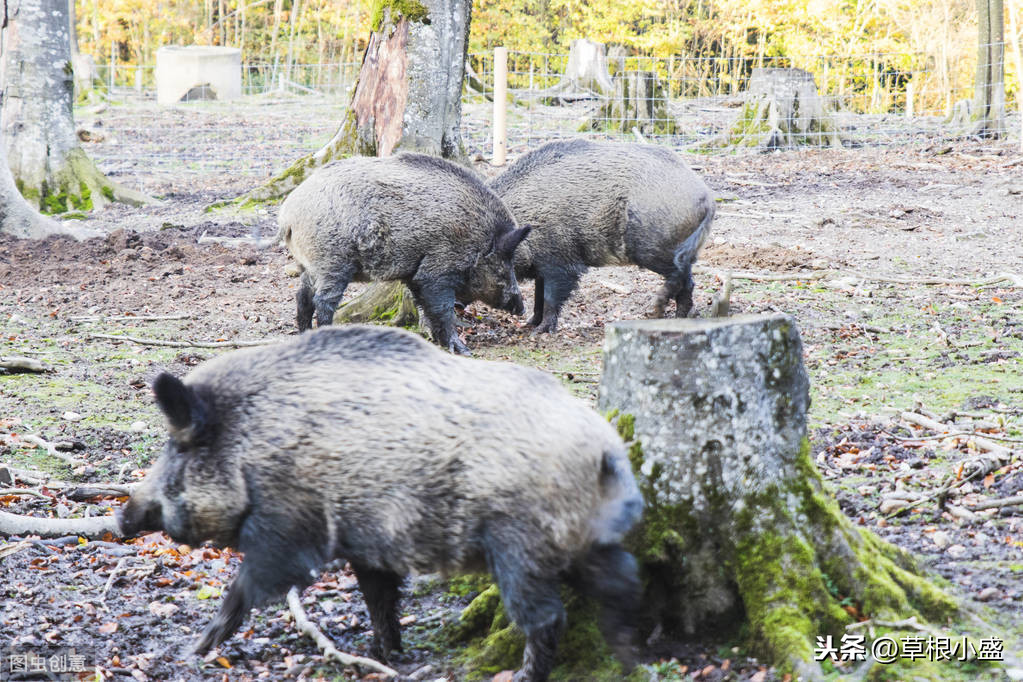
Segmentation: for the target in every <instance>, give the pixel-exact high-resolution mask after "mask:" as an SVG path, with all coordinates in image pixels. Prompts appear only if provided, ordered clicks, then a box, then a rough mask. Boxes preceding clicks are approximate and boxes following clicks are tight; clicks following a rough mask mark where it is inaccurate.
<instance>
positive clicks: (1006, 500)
mask: <svg viewBox="0 0 1023 682" xmlns="http://www.w3.org/2000/svg"><path fill="white" fill-rule="evenodd" d="M1017 504H1023V495H1017V496H1015V497H1003V498H1002V499H1000V500H987V501H985V502H978V503H977V504H975V505H973V506H971V507H970V511H978V510H980V509H998V508H1000V507H1013V506H1016V505H1017Z"/></svg>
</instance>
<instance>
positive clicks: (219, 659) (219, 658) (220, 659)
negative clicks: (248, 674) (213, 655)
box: [217, 656, 231, 669]
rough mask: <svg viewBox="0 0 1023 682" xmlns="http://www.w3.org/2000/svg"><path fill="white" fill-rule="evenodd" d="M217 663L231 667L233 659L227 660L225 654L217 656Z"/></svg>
mask: <svg viewBox="0 0 1023 682" xmlns="http://www.w3.org/2000/svg"><path fill="white" fill-rule="evenodd" d="M217 663H219V664H220V665H222V666H223V667H225V668H228V669H230V668H231V661H229V660H227V659H226V658H224V657H223V656H217Z"/></svg>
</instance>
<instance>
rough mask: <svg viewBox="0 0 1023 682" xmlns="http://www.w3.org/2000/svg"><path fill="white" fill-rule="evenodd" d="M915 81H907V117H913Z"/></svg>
mask: <svg viewBox="0 0 1023 682" xmlns="http://www.w3.org/2000/svg"><path fill="white" fill-rule="evenodd" d="M913 90H914V88H913V81H909V82H907V83H906V118H913V94H914V92H913Z"/></svg>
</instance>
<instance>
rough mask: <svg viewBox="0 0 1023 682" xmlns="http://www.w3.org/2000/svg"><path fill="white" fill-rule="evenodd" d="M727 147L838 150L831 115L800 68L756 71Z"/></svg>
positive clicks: (809, 75)
mask: <svg viewBox="0 0 1023 682" xmlns="http://www.w3.org/2000/svg"><path fill="white" fill-rule="evenodd" d="M724 141H725V142H727V143H728V144H731V145H737V146H744V147H762V148H768V149H772V148H777V147H796V146H800V145H814V146H819V147H825V146H830V147H841V146H842V140H841V138H840V137H839V135H838V127H837V125H836V123H835V119H834V116H833V115H832V112H831V111H829V108H828V106H827V105H826V102H825V100H824V98H823V97H821V96H820V93H818V91H817V84H816V82H815V81H814V78H813V74H812V73H810V72H808V71H804V70H802V69H783V68H756V69H753V73H752V74H751V76H750V81H749V88H748V89H747V91H746V101H745V103H744V104H743V107H742V110H741V112H740V114H739V118H738V120H737V121H736V123H735V124H734V125H733V127H732V129H731V130H730V131H729V133H728V135H727V136H726V139H725V140H724Z"/></svg>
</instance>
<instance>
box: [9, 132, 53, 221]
mask: <svg viewBox="0 0 1023 682" xmlns="http://www.w3.org/2000/svg"><path fill="white" fill-rule="evenodd" d="M0 232H3V233H5V234H12V235H14V236H15V237H26V238H31V239H37V238H41V237H48V236H50V235H51V234H58V233H60V232H61V227H60V225H58V224H57V223H56V222H54V221H53V220H51V219H50V218H47V217H45V216H42V215H39V212H38V211H36V210H35V209H34V208H32V207H31V206H29V204H28V202H27V201H25V199H24V198H23V197H22V196H21V193H20V192H19V191H18V188H17V186H15V184H14V176H12V175H11V171H10V168H8V166H7V152H6V147H5V146H4V144H3V135H2V134H0Z"/></svg>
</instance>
